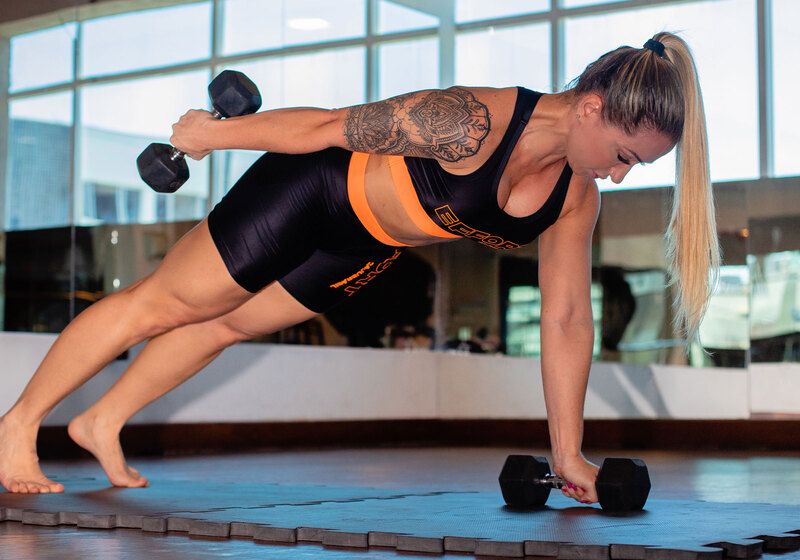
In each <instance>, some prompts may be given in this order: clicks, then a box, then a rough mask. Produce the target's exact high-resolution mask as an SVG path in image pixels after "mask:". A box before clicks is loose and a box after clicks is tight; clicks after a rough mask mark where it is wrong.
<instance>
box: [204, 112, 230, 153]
mask: <svg viewBox="0 0 800 560" xmlns="http://www.w3.org/2000/svg"><path fill="white" fill-rule="evenodd" d="M227 120H230V119H208V120H207V121H205V123H204V126H203V131H202V139H203V140H202V143H203V147H204V148H205V150H206V151H214V150H226V149H230V148H232V146H226V141H225V134H224V132H225V130H226V126H225V125H226V121H227Z"/></svg>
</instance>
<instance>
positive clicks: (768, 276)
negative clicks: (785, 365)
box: [747, 251, 800, 362]
mask: <svg viewBox="0 0 800 560" xmlns="http://www.w3.org/2000/svg"><path fill="white" fill-rule="evenodd" d="M747 262H748V265H749V268H750V274H751V278H752V294H751V296H750V297H751V300H752V307H751V314H750V338H751V354H750V360H751V362H800V297H799V296H798V294H800V251H781V252H775V253H768V254H765V255H748V257H747Z"/></svg>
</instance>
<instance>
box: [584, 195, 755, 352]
mask: <svg viewBox="0 0 800 560" xmlns="http://www.w3.org/2000/svg"><path fill="white" fill-rule="evenodd" d="M715 199H716V210H717V230H718V235H719V239H720V243H721V245H722V254H723V263H722V269H721V271H720V281H719V283H718V284H717V285H716V287H715V290H714V292H713V293H712V295H711V298H710V301H709V305H708V309H707V311H706V314H705V315H704V317H703V321H702V323H701V324H700V340H701V343H702V344H703V347H704V348H705V349H706V350H707V351H709V352H710V353H711V354H712V355H711V356H710V357H709V356H706V355H705V354H704V353H703V349H702V348H700V346H699V345H693V346H692V347H691V348H690V349H689V356H688V358H687V356H686V347H685V344H686V343H685V341H684V340H681V339H679V337H678V336H677V335H676V334H675V333H673V331H672V329H671V326H670V323H671V321H672V315H671V314H672V309H671V303H672V299H673V293H674V292H673V290H674V289H675V287H669V288H668V287H667V286H666V284H667V273H666V267H667V261H666V253H665V250H664V247H665V245H664V231H665V229H666V222H667V220H668V218H669V206H670V203H671V202H672V193H671V191H670V189H660V190H655V189H639V190H625V191H612V192H608V193H604V195H603V207H602V210H601V212H600V220H599V223H598V227H597V231H598V233H599V235H600V263H601V266H600V276H601V279H602V284H603V290H604V294H603V335H602V340H603V354H602V358H601V359H603V360H604V361H614V362H621V363H629V364H643V365H644V364H652V363H659V364H673V365H691V366H694V367H713V366H719V367H746V365H747V352H748V349H749V346H750V343H749V339H748V336H747V329H748V321H749V317H750V315H749V302H748V299H749V293H750V283H749V275H748V274H747V271H746V260H745V259H746V254H747V198H746V191H745V189H744V188H743V187H742V186H741V185H736V184H734V185H724V186H722V187H718V188H717V189H716V191H715ZM631 209H635V210H636V211H635V212H632V211H631Z"/></svg>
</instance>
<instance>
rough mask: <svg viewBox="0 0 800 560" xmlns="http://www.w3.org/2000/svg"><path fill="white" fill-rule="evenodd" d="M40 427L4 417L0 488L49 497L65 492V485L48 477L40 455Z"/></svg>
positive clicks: (0, 435) (0, 424)
mask: <svg viewBox="0 0 800 560" xmlns="http://www.w3.org/2000/svg"><path fill="white" fill-rule="evenodd" d="M37 431H38V427H37V428H33V429H31V428H30V427H29V426H25V425H23V424H18V423H16V422H15V421H14V420H13V419H12V418H10V417H9V416H3V417H0V485H2V486H3V488H5V489H6V490H7V491H9V492H19V493H21V494H49V493H50V492H63V491H64V485H63V484H60V483H58V482H53V481H52V480H50V479H49V478H47V477H46V476H45V475H44V473H43V472H42V470H41V469H40V468H39V457H38V456H37V455H36V433H37Z"/></svg>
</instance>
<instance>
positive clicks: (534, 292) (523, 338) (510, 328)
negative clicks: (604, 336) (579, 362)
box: [503, 283, 603, 357]
mask: <svg viewBox="0 0 800 560" xmlns="http://www.w3.org/2000/svg"><path fill="white" fill-rule="evenodd" d="M602 294H603V290H602V287H601V286H600V285H598V284H595V283H592V286H591V298H592V313H593V317H594V326H595V337H594V346H593V348H592V355H593V357H598V356H599V355H600V326H601V323H600V321H601V316H602ZM541 319H542V292H541V290H540V289H539V287H538V286H531V285H527V286H525V285H516V286H509V287H508V288H507V291H506V306H505V316H504V317H503V321H504V329H503V332H504V333H505V345H506V354H508V355H509V356H529V357H540V356H541V355H542V347H541Z"/></svg>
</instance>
